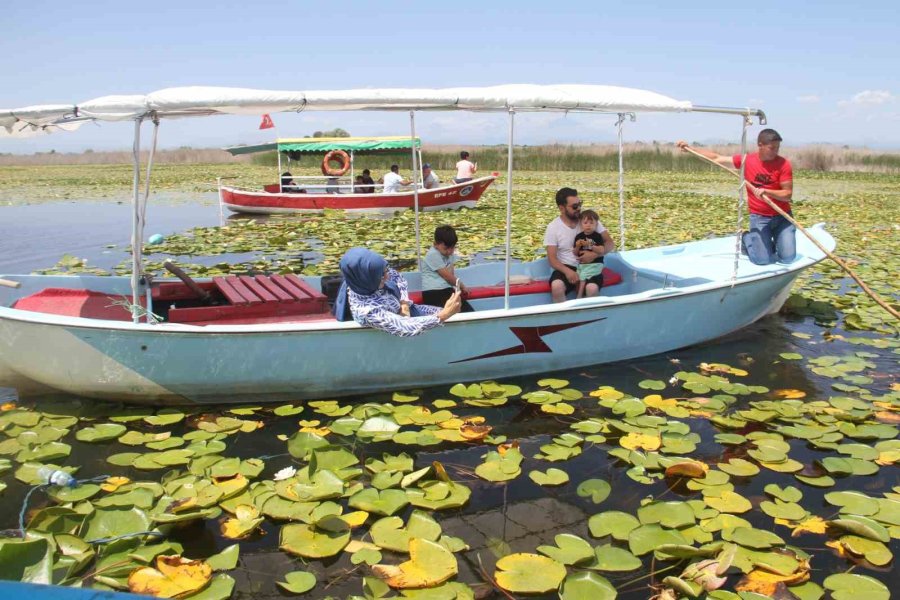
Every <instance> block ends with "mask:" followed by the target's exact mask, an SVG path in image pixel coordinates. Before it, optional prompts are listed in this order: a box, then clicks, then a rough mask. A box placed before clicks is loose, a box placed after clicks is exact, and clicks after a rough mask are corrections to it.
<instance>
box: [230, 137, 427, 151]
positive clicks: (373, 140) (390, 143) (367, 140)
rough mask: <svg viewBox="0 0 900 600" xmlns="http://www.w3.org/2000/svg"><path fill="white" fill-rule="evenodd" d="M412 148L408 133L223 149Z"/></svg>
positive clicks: (282, 141)
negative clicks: (401, 135)
mask: <svg viewBox="0 0 900 600" xmlns="http://www.w3.org/2000/svg"><path fill="white" fill-rule="evenodd" d="M415 147H416V148H421V147H422V140H420V139H419V138H416V139H415ZM411 148H413V140H412V138H410V137H409V136H404V137H400V136H395V137H338V138H329V137H320V138H288V139H278V140H275V141H274V142H269V143H267V144H255V145H252V146H232V147H231V148H225V150H226V151H227V152H230V153H231V154H232V155H233V156H238V155H239V154H255V153H257V152H271V151H273V150H278V151H279V152H291V153H293V152H301V153H318V154H321V153H323V152H331V151H332V150H344V151H346V152H353V153H354V154H390V153H400V152H404V153H405V152H408V151H409V150H410V149H411Z"/></svg>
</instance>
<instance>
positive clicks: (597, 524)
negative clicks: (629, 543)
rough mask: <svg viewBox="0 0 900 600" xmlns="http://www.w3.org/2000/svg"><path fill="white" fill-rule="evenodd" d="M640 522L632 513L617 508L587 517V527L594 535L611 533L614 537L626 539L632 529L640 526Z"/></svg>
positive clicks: (600, 535) (599, 536)
mask: <svg viewBox="0 0 900 600" xmlns="http://www.w3.org/2000/svg"><path fill="white" fill-rule="evenodd" d="M640 525H641V522H640V521H638V520H637V519H636V518H635V517H634V516H633V515H630V514H628V513H626V512H621V511H617V510H610V511H607V512H603V513H600V514H596V515H594V516H592V517H591V518H590V519H588V528H589V529H590V530H591V535H592V536H594V537H598V538H601V537H605V536H607V535H611V536H612V537H613V538H614V539H617V540H620V541H626V540H627V539H628V534H629V533H631V531H632V530H634V529H637V528H638V527H640Z"/></svg>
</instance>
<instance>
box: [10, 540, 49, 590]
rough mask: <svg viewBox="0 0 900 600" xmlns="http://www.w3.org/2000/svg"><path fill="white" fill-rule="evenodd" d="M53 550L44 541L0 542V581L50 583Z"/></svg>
mask: <svg viewBox="0 0 900 600" xmlns="http://www.w3.org/2000/svg"><path fill="white" fill-rule="evenodd" d="M52 567H53V548H52V546H51V545H50V544H49V543H48V542H47V540H46V539H43V538H38V539H33V540H25V541H22V540H15V539H5V540H2V541H0V579H6V580H12V581H25V582H28V583H41V584H50V583H52V582H53V581H52Z"/></svg>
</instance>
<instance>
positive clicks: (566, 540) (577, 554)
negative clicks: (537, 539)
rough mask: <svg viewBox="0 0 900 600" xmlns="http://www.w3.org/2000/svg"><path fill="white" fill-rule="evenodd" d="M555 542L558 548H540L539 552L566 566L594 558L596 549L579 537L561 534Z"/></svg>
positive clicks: (545, 546)
mask: <svg viewBox="0 0 900 600" xmlns="http://www.w3.org/2000/svg"><path fill="white" fill-rule="evenodd" d="M554 541H555V542H556V546H547V545H544V546H538V547H537V551H538V552H540V553H541V554H544V555H546V556H549V557H550V558H552V559H553V560H555V561H557V562H560V563H562V564H564V565H577V564H581V563H586V562H588V561H590V560H592V559H593V558H594V548H593V547H592V546H591V545H590V544H588V543H587V542H586V541H584V540H583V539H581V538H580V537H578V536H577V535H572V534H571V533H560V534H558V535H557V536H556V537H555V538H554Z"/></svg>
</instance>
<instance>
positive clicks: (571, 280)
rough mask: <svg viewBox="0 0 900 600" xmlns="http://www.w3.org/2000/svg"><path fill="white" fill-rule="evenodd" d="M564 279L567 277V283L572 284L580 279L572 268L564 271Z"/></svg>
mask: <svg viewBox="0 0 900 600" xmlns="http://www.w3.org/2000/svg"><path fill="white" fill-rule="evenodd" d="M566 279H568V280H569V283H571V284H572V285H576V284H578V282H579V281H581V278H580V277H578V272H577V271H573V270H572V269H569V272H568V273H566Z"/></svg>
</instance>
